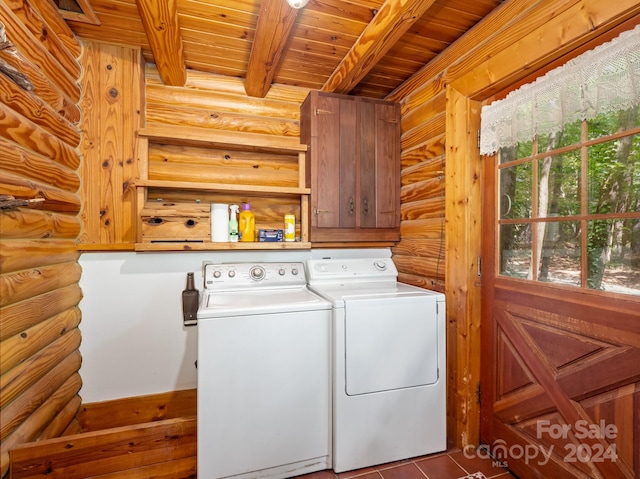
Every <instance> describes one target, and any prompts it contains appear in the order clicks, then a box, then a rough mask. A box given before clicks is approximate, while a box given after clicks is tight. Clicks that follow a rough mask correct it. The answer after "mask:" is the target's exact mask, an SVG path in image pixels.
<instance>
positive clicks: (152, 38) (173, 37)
mask: <svg viewBox="0 0 640 479" xmlns="http://www.w3.org/2000/svg"><path fill="white" fill-rule="evenodd" d="M136 5H137V6H138V12H139V13H140V18H141V20H142V25H143V26H144V31H145V33H146V34H147V39H148V40H149V45H150V46H151V51H152V52H153V58H154V59H155V62H156V66H157V68H158V72H159V73H160V78H161V79H162V82H163V83H164V84H165V85H171V86H184V84H185V83H186V81H187V68H186V66H185V63H184V50H183V46H182V37H181V35H180V25H179V24H178V7H177V1H176V0H136Z"/></svg>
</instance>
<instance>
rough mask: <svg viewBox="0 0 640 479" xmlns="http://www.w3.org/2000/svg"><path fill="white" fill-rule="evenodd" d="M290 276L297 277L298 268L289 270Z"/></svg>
mask: <svg viewBox="0 0 640 479" xmlns="http://www.w3.org/2000/svg"><path fill="white" fill-rule="evenodd" d="M291 274H292V275H294V276H297V275H298V268H293V269H292V270H291Z"/></svg>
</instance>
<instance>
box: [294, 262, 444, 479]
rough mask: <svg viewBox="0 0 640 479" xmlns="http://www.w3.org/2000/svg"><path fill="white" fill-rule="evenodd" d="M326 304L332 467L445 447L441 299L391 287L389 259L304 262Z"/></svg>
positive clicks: (396, 285)
mask: <svg viewBox="0 0 640 479" xmlns="http://www.w3.org/2000/svg"><path fill="white" fill-rule="evenodd" d="M307 273H308V278H309V288H310V289H311V290H312V291H315V292H316V293H318V294H319V295H321V296H323V297H324V298H326V299H327V300H328V301H330V302H331V303H332V326H333V327H332V344H333V347H332V359H333V369H332V377H333V393H332V397H333V401H332V402H333V441H332V444H333V446H332V447H333V454H332V457H333V469H334V471H335V472H342V471H348V470H353V469H358V468H362V467H368V466H372V465H377V464H382V463H386V462H390V461H396V460H400V459H406V458H410V457H416V456H421V455H425V454H430V453H434V452H438V451H443V450H445V449H446V380H445V378H446V374H445V364H446V354H445V297H444V295H443V294H441V293H437V292H433V291H429V290H425V289H422V288H418V287H415V286H411V285H407V284H403V283H399V282H398V281H397V275H398V272H397V269H396V267H395V265H394V263H393V261H392V260H391V259H390V258H369V259H347V260H344V259H312V260H308V262H307Z"/></svg>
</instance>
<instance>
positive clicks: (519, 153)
mask: <svg viewBox="0 0 640 479" xmlns="http://www.w3.org/2000/svg"><path fill="white" fill-rule="evenodd" d="M532 154H533V141H528V142H526V143H518V144H517V145H516V146H511V147H506V148H501V149H500V164H505V163H509V162H510V161H514V160H518V159H520V158H527V157H529V156H531V155H532Z"/></svg>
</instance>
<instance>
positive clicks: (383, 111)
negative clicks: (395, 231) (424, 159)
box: [359, 101, 400, 228]
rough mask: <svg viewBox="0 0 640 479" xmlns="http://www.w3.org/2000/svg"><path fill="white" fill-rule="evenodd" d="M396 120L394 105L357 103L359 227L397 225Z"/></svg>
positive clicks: (396, 113)
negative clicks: (358, 122)
mask: <svg viewBox="0 0 640 479" xmlns="http://www.w3.org/2000/svg"><path fill="white" fill-rule="evenodd" d="M399 128H400V120H399V114H398V108H397V105H395V104H392V103H381V102H368V101H362V103H361V106H360V208H359V211H360V227H361V228H395V227H397V226H399V225H400V221H399V220H400V177H399V176H400V145H399V138H400V134H399Z"/></svg>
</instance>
